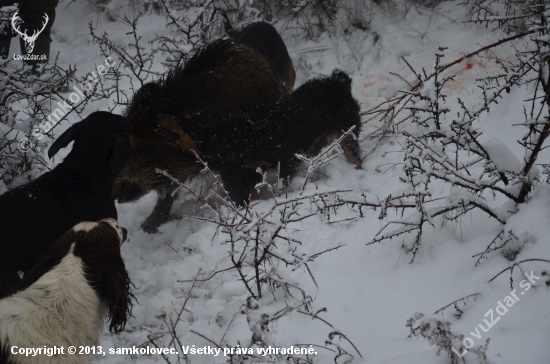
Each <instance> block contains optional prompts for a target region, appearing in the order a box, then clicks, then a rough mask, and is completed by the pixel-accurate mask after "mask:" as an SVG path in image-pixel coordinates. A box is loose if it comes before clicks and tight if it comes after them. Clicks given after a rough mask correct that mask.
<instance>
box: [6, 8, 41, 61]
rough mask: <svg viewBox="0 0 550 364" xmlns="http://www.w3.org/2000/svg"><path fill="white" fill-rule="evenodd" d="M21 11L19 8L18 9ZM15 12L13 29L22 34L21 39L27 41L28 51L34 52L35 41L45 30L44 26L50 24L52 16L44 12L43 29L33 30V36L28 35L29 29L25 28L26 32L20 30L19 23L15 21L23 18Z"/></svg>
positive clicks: (12, 22)
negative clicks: (49, 16)
mask: <svg viewBox="0 0 550 364" xmlns="http://www.w3.org/2000/svg"><path fill="white" fill-rule="evenodd" d="M18 11H19V10H18ZM18 11H16V12H15V14H13V17H12V18H11V26H12V27H13V29H14V30H15V31H16V32H17V34H19V35H20V36H21V39H23V40H24V41H25V48H26V50H27V53H32V50H33V49H34V42H36V39H37V38H38V36H39V35H40V33H42V31H43V30H44V28H46V25H47V24H48V20H50V18H48V14H46V13H44V18H45V20H46V21H45V22H44V23H42V29H40V30H33V33H32V35H31V36H29V35H27V31H26V30H25V32H24V33H23V32H21V31H20V30H19V25H18V24H16V23H15V21H16V20H17V19H19V20H22V19H21V18H19V17H18V16H17V12H18Z"/></svg>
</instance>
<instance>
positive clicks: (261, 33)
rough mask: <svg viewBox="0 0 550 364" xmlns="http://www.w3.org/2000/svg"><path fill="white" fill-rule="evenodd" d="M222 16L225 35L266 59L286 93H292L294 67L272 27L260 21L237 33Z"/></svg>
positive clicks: (284, 46)
mask: <svg viewBox="0 0 550 364" xmlns="http://www.w3.org/2000/svg"><path fill="white" fill-rule="evenodd" d="M222 15H223V17H224V18H225V24H224V26H225V32H226V33H227V35H228V36H229V37H230V38H232V39H234V40H235V41H237V42H239V43H241V44H244V45H246V46H249V47H250V48H252V49H254V50H255V51H256V52H258V53H260V54H261V55H263V56H264V57H266V59H267V60H268V61H269V65H270V66H271V69H272V70H273V73H275V76H277V79H278V80H279V82H281V83H282V84H283V85H285V87H286V89H287V90H288V92H292V89H293V88H294V82H295V81H296V73H295V72H294V65H293V64H292V59H290V56H289V55H288V50H287V49H286V45H285V42H283V39H282V38H281V36H280V35H279V33H277V30H275V28H274V27H273V25H271V24H269V23H266V22H263V21H260V22H256V23H251V24H248V25H247V26H246V27H244V28H243V29H242V30H241V31H238V30H235V29H234V28H233V26H232V25H231V23H230V22H229V18H228V17H227V15H226V14H225V13H222Z"/></svg>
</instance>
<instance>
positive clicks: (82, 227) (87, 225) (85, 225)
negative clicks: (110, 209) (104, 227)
mask: <svg viewBox="0 0 550 364" xmlns="http://www.w3.org/2000/svg"><path fill="white" fill-rule="evenodd" d="M96 226H97V222H89V221H84V222H81V223H80V224H77V225H75V226H74V227H73V231H90V230H92V229H93V228H95V227H96Z"/></svg>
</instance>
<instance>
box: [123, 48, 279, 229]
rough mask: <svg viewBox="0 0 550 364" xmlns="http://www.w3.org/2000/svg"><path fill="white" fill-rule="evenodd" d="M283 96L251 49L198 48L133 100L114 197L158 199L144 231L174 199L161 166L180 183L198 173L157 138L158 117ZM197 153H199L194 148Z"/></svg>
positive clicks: (229, 108)
mask: <svg viewBox="0 0 550 364" xmlns="http://www.w3.org/2000/svg"><path fill="white" fill-rule="evenodd" d="M284 94H285V90H284V88H283V86H282V85H281V83H280V82H279V81H278V80H277V78H276V77H275V75H274V74H273V72H272V70H271V68H270V66H269V64H268V62H267V60H266V59H265V58H264V57H263V56H262V55H260V54H259V53H257V52H255V51H254V50H253V49H251V48H249V47H247V46H245V45H243V44H239V43H236V42H234V41H232V40H218V41H214V42H212V43H210V44H208V45H207V46H206V47H204V48H203V49H201V50H200V51H198V52H197V53H196V54H195V55H194V56H193V57H192V58H191V59H189V60H188V61H187V63H186V64H185V65H184V66H178V67H175V68H174V69H172V70H170V71H169V72H168V73H167V74H166V75H165V76H164V77H162V78H160V79H159V80H157V81H154V82H151V83H148V84H146V85H144V86H143V87H142V88H141V89H139V90H138V91H137V93H136V94H135V95H134V97H133V98H132V101H131V102H130V105H129V107H128V108H127V109H126V111H125V116H126V117H127V118H128V120H129V121H130V124H131V126H132V135H131V138H130V139H131V144H132V147H133V148H134V152H133V156H132V160H131V162H130V164H129V165H128V166H127V168H125V169H124V170H123V171H122V172H121V173H120V175H119V177H118V178H117V181H116V182H115V187H114V196H115V198H117V199H118V201H119V202H127V201H133V200H136V199H138V198H140V197H141V196H143V195H145V194H146V193H148V192H149V191H151V190H156V191H157V193H158V195H159V200H158V202H157V205H156V206H155V209H154V211H153V213H152V214H151V215H150V216H149V217H148V218H147V219H146V221H145V222H144V223H143V225H142V228H143V229H144V230H145V231H147V232H155V231H157V228H158V226H160V225H161V224H162V223H164V222H166V221H167V219H168V216H169V215H170V209H171V206H172V203H173V201H174V198H173V197H171V196H170V193H171V192H172V190H173V189H174V186H173V185H171V181H170V180H169V179H168V178H166V177H164V176H162V175H159V174H158V173H156V172H155V167H156V168H160V169H166V170H168V172H169V173H171V174H172V175H173V176H175V177H176V178H178V179H179V180H180V181H182V182H185V181H186V180H187V179H189V178H192V177H195V176H196V175H198V173H199V171H200V166H199V165H198V164H197V163H196V159H195V157H194V156H193V155H192V154H191V153H189V151H188V149H195V148H196V147H197V146H195V145H193V146H190V145H189V143H188V144H185V145H186V147H185V148H183V149H185V150H184V151H182V148H180V147H178V146H177V145H176V144H175V143H174V142H173V141H167V140H166V139H163V138H159V136H158V135H157V133H156V130H157V129H158V122H159V119H162V118H163V117H164V115H179V114H182V113H186V112H196V111H208V112H223V113H225V112H235V111H238V110H242V109H244V108H247V107H250V106H252V105H257V104H260V103H263V102H267V101H270V100H276V99H278V98H280V97H282V96H283V95H284ZM197 152H201V151H200V150H197Z"/></svg>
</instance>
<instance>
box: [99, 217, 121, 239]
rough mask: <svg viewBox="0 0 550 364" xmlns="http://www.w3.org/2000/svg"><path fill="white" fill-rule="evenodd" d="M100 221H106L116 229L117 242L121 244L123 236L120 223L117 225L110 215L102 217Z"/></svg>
mask: <svg viewBox="0 0 550 364" xmlns="http://www.w3.org/2000/svg"><path fill="white" fill-rule="evenodd" d="M101 221H104V222H106V223H107V224H109V225H111V226H112V227H113V229H115V230H116V232H117V234H118V241H119V244H120V245H122V243H123V242H124V237H123V236H124V235H123V234H122V229H121V228H120V225H118V222H117V221H116V220H115V219H112V218H110V217H108V218H106V219H103V220H101Z"/></svg>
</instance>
